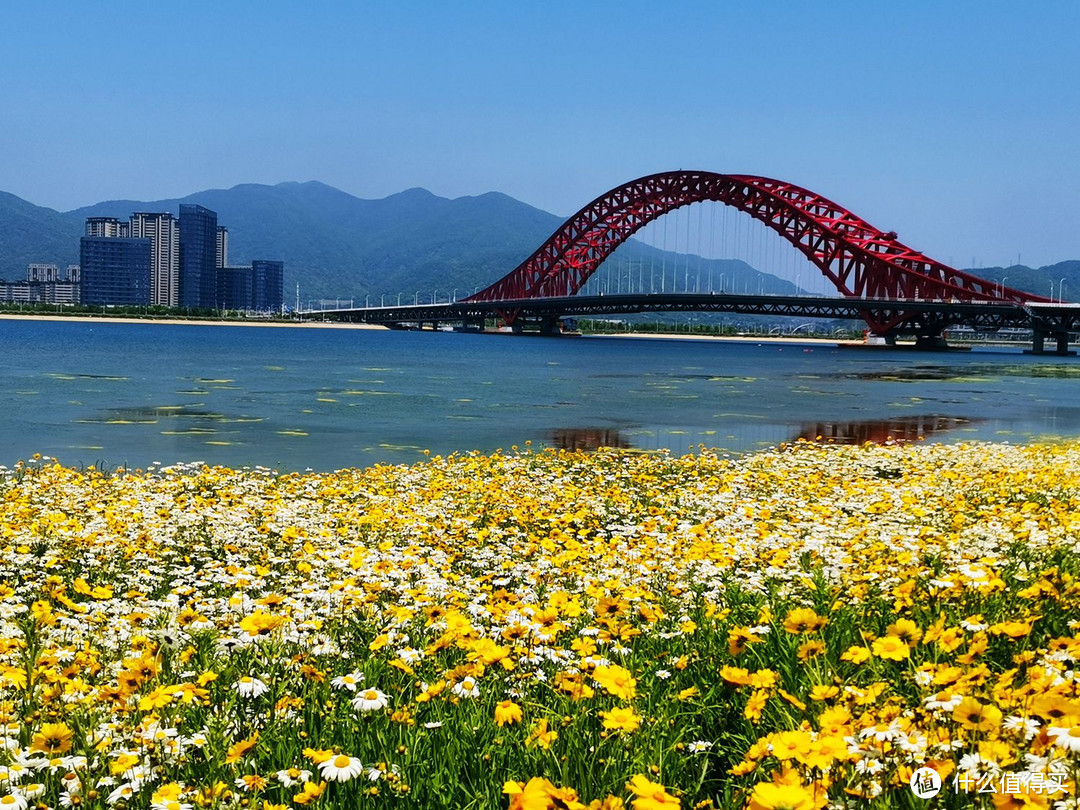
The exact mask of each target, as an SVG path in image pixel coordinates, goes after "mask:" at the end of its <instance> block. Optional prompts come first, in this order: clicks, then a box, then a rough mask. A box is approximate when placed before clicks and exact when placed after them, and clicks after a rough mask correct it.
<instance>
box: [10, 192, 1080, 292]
mask: <svg viewBox="0 0 1080 810" xmlns="http://www.w3.org/2000/svg"><path fill="white" fill-rule="evenodd" d="M181 203H197V204H199V205H203V206H205V207H207V208H209V209H211V210H213V211H216V212H217V214H218V223H219V224H221V225H224V226H226V227H227V228H228V229H229V262H230V264H247V263H249V262H250V261H251V260H252V259H280V260H283V261H284V262H285V289H286V296H285V297H286V301H289V300H291V298H292V293H293V291H294V290H295V287H296V285H297V284H299V285H300V295H301V298H302V299H303V301H304V302H307V301H312V300H318V299H333V298H338V299H355V300H357V301H360V300H363V299H364V298H365V297H366V296H370V297H372V298H374V297H377V296H381V295H384V294H385V295H387V297H389V296H392V295H396V294H399V293H400V294H403V296H404V298H405V300H408V299H409V298H410V297H412V296H414V295H415V294H417V293H418V294H419V295H420V296H421V300H423V299H424V298H428V299H430V297H431V296H432V295H438V296H439V297H442V296H449V295H451V294H453V292H454V291H455V290H456V291H457V294H458V296H459V297H461V296H464V295H465V294H467V293H471V292H472V291H473V290H474V289H476V288H478V287H480V288H482V287H485V286H487V285H488V284H490V283H492V282H493V281H495V280H497V279H498V278H500V277H501V276H503V275H504V274H505V273H507V272H508V271H509V270H511V269H512V268H514V267H515V266H517V265H518V264H519V263H520V262H521V261H522V260H524V259H525V258H527V257H528V256H529V255H530V254H531V253H532V252H533V251H534V250H535V249H536V248H537V247H539V245H540V244H541V243H542V242H543V241H544V240H545V239H546V238H547V237H548V236H550V235H551V233H552V232H553V231H554V230H555V229H556V228H557V227H558V226H559V225H561V224H562V222H563V218H562V217H558V216H556V215H554V214H550V213H548V212H546V211H541V210H540V209H538V208H534V207H532V206H530V205H527V204H525V203H523V202H521V201H519V200H515V199H514V198H512V197H509V196H507V195H505V194H500V193H498V192H489V193H487V194H481V195H479V196H475V197H458V198H456V199H447V198H445V197H439V196H436V195H435V194H432V193H431V192H429V191H426V190H425V189H422V188H414V189H409V190H407V191H402V192H400V193H398V194H392V195H391V196H389V197H385V198H383V199H380V200H365V199H360V198H358V197H354V196H353V195H351V194H347V193H346V192H344V191H341V190H339V189H336V188H333V187H332V186H328V185H326V184H324V183H319V182H315V181H312V182H306V183H295V182H289V183H279V184H278V185H274V186H268V185H259V184H244V185H239V186H235V187H233V188H230V189H213V190H208V191H200V192H196V193H195V194H190V195H188V196H187V197H183V198H181V199H167V200H154V201H138V200H110V201H108V202H101V203H97V204H95V205H91V206H87V207H85V208H78V209H76V210H74V211H66V212H59V211H54V210H52V209H50V208H43V207H40V206H36V205H33V204H32V203H29V202H27V201H26V200H23V199H21V198H19V197H17V196H15V195H13V194H8V193H5V192H0V278H3V279H7V280H9V281H15V280H19V279H24V278H25V277H26V266H27V264H29V263H31V262H47V263H53V264H58V265H60V266H61V267H63V266H65V265H67V264H77V263H78V261H79V237H80V236H81V235H82V234H83V232H84V227H85V220H86V218H87V217H92V216H113V217H119V218H121V219H126V218H127V217H129V216H130V215H131V213H132V212H135V211H168V212H171V213H172V214H173V215H174V216H175V215H178V214H179V206H180V204H181ZM620 255H621V257H622V259H623V260H626V261H629V262H635V261H640V262H642V263H644V264H646V265H649V266H657V267H659V266H661V265H662V264H664V263H667V262H670V263H671V264H670V266H672V267H673V266H675V265H674V261H675V254H673V253H665V252H664V251H661V250H659V249H657V248H654V247H652V246H649V245H646V244H644V243H642V242H638V241H636V240H630V241H629V242H627V243H626V245H624V246H623V247H622V248H620ZM678 261H679V266H680V267H683V266H685V267H686V272H687V274H688V276H689V277H691V278H692V277H694V275H696V274H698V273H700V274H701V275H702V277H705V274H706V273H708V274H710V275H711V277H713V278H719V277H720V274H723V276H724V277H726V279H727V289H729V290H730V289H749V290H760V291H762V292H765V293H772V294H783V293H794V292H796V291H797V288H796V287H795V285H794V284H792V283H791V282H789V281H785V280H783V279H780V278H777V277H775V276H772V275H769V274H768V273H760V272H759V271H757V270H755V269H754V268H752V267H750V266H749V265H748V264H746V263H745V262H742V261H740V260H736V259H702V258H699V257H696V256H691V257H687V256H686V255H685V254H682V255H680V256H679V259H678ZM972 272H974V273H975V274H976V275H981V276H983V277H984V278H988V279H990V280H993V281H1000V280H1001V279H1002V278H1005V279H1006V282H1005V283H1007V284H1008V285H1009V286H1011V287H1017V288H1019V289H1024V290H1027V291H1029V292H1034V293H1038V294H1040V295H1048V294H1049V284H1050V282H1054V283H1055V284H1057V283H1059V280H1060V279H1061V278H1065V279H1066V290H1067V291H1068V290H1074V291H1075V292H1076V294H1077V295H1078V296H1080V261H1069V262H1061V263H1058V264H1055V265H1050V266H1049V267H1043V268H1037V269H1036V268H1029V267H1023V266H1014V267H1008V268H980V269H975V270H973V271H972ZM1067 295H1068V292H1067V293H1066V296H1067ZM372 303H374V301H372Z"/></svg>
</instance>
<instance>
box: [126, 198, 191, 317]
mask: <svg viewBox="0 0 1080 810" xmlns="http://www.w3.org/2000/svg"><path fill="white" fill-rule="evenodd" d="M130 231H131V237H132V238H133V239H149V240H150V303H151V304H156V305H158V306H163V307H175V306H179V305H180V223H179V222H177V221H176V218H175V217H174V216H173V215H172V214H168V213H162V214H159V213H146V212H139V213H135V214H132V215H131V226H130Z"/></svg>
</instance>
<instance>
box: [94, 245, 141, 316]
mask: <svg viewBox="0 0 1080 810" xmlns="http://www.w3.org/2000/svg"><path fill="white" fill-rule="evenodd" d="M79 266H80V268H81V273H82V303H84V304H98V305H101V304H133V305H135V306H148V305H149V304H150V240H149V239H120V238H117V237H107V236H106V237H99V236H84V237H83V238H82V239H80V240H79Z"/></svg>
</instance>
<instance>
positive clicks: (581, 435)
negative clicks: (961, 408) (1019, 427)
mask: <svg viewBox="0 0 1080 810" xmlns="http://www.w3.org/2000/svg"><path fill="white" fill-rule="evenodd" d="M981 421H982V420H978V419H965V418H962V417H954V416H936V415H923V416H894V417H890V418H888V419H865V420H841V421H836V422H806V423H804V424H803V425H802V426H801V427H800V428H799V429H797V430H795V431H794V432H793V431H792V428H791V427H790V426H785V425H761V426H760V427H758V428H755V429H750V430H749V431H748V430H746V429H742V430H740V431H739V435H737V436H736V435H734V434H723V433H722V431H714V430H710V431H690V430H678V429H666V430H660V431H657V430H649V429H647V428H631V427H626V428H610V427H606V428H605V427H582V428H559V429H555V430H552V431H550V433H549V434H548V437H547V439H548V440H547V441H546V442H545V445H546V446H547V447H551V448H555V449H559V450H585V451H594V450H598V449H600V448H601V447H611V448H617V449H624V450H631V449H632V450H641V451H656V450H660V449H661V448H668V449H670V450H671V452H672V453H675V454H682V453H690V452H694V451H696V450H698V449H699V448H700V447H701V446H702V445H704V446H705V447H723V448H724V449H728V450H738V451H744V450H758V449H761V448H763V447H775V446H777V445H780V444H783V443H785V442H787V443H791V442H795V441H798V440H800V439H801V440H805V441H812V442H820V443H825V444H865V443H867V442H869V443H871V444H890V443H892V444H907V443H911V442H919V441H923V440H924V439H929V438H931V437H933V436H937V435H940V434H944V433H949V432H952V431H957V430H964V429H967V428H970V427H972V426H974V425H976V424H979V423H980V422H981Z"/></svg>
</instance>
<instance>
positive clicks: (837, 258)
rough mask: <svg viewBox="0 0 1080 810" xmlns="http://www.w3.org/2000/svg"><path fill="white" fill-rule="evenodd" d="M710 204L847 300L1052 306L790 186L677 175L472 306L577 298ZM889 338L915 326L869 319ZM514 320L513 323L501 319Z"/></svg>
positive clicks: (608, 210)
mask: <svg viewBox="0 0 1080 810" xmlns="http://www.w3.org/2000/svg"><path fill="white" fill-rule="evenodd" d="M706 200H711V201H715V202H721V203H724V204H726V205H730V206H732V207H734V208H737V209H739V210H740V211H745V212H746V213H747V214H749V215H750V216H752V217H753V218H754V219H756V220H759V221H760V222H763V223H765V225H767V226H768V227H770V228H771V229H772V230H774V231H776V232H777V233H778V234H780V235H781V236H782V237H784V238H785V239H787V241H788V242H790V243H791V244H792V245H794V246H795V248H796V249H798V250H799V251H801V252H802V253H803V254H804V255H805V256H806V257H807V258H808V259H809V260H810V261H811V262H813V263H814V265H816V266H817V268H818V269H819V270H820V271H821V272H822V274H823V275H824V276H825V277H826V278H828V279H829V281H831V282H832V283H833V285H835V287H836V289H837V290H838V291H839V292H840V293H841V294H842V295H843V296H845V297H848V298H856V299H858V298H865V299H871V300H878V301H880V300H882V299H886V300H891V301H903V300H909V301H911V300H923V301H956V302H971V301H1006V302H1011V303H1026V302H1032V301H1035V302H1039V301H1042V302H1046V301H1049V299H1047V298H1043V297H1041V296H1037V295H1032V294H1030V293H1026V292H1023V291H1021V290H1016V289H1013V288H1011V287H1002V286H1000V285H997V284H995V283H994V282H991V281H987V280H986V279H982V278H979V277H978V276H974V275H971V274H970V273H965V272H963V271H960V270H956V269H954V268H952V267H949V266H947V265H944V264H942V263H941V262H939V261H936V260H934V259H931V258H929V257H928V256H925V255H923V254H922V253H919V252H918V251H916V250H912V249H911V248H909V247H907V246H906V245H904V244H902V243H901V242H899V241H898V240H897V238H896V234H895V233H893V232H889V233H885V232H883V231H880V230H878V229H877V228H875V227H873V226H872V225H870V224H868V223H867V222H865V221H863V220H862V219H860V218H859V217H857V216H855V215H854V214H852V213H851V212H850V211H848V210H847V209H845V208H841V207H840V206H839V205H837V204H836V203H834V202H831V201H829V200H827V199H825V198H824V197H821V196H819V195H817V194H815V193H814V192H812V191H808V190H806V189H804V188H800V187H799V186H796V185H792V184H791V183H784V182H781V181H779V180H770V179H769V178H766V177H754V176H750V175H728V174H715V173H713V172H695V171H675V172H664V173H661V174H653V175H649V176H648V177H642V178H641V179H639V180H634V181H632V182H630V183H627V184H626V185H623V186H620V187H619V188H616V189H613V190H611V191H609V192H607V193H606V194H604V195H603V196H601V197H598V198H597V199H595V200H593V201H592V202H591V203H589V204H588V205H586V206H585V207H584V208H582V209H581V210H580V211H578V212H577V213H576V214H574V216H572V217H571V218H570V219H568V220H567V221H566V222H565V223H563V225H562V227H560V228H559V229H558V230H557V231H556V232H555V233H554V234H552V235H551V237H550V238H549V239H548V240H547V241H546V242H544V244H542V245H541V246H540V247H539V248H537V250H536V252H535V253H533V254H532V255H531V256H530V257H529V258H528V259H526V260H525V261H524V262H522V263H521V264H520V265H518V266H517V267H516V268H515V269H514V270H512V271H511V272H510V273H508V274H507V275H506V276H504V277H503V278H501V279H499V280H498V281H496V282H495V283H494V284H492V285H491V286H490V287H487V288H486V289H484V290H481V291H480V292H478V293H477V294H476V295H473V296H470V297H469V298H467V299H465V300H466V301H476V302H481V301H487V302H493V301H514V300H518V301H520V300H521V299H535V298H549V297H557V296H567V295H574V294H576V293H577V292H578V290H580V289H581V288H582V286H583V285H584V284H585V282H586V281H588V279H589V276H591V275H592V274H593V273H594V272H596V269H597V268H598V267H599V266H600V264H601V263H602V262H603V261H604V259H606V258H607V257H608V256H610V255H611V253H612V252H613V251H614V250H615V249H616V248H617V247H618V246H619V245H621V244H622V243H623V242H625V241H626V240H627V239H629V238H630V236H632V235H633V234H634V233H635V232H637V231H638V230H640V229H641V228H643V227H644V226H645V225H648V224H649V223H650V222H652V221H653V220H655V219H657V218H659V217H661V216H663V215H664V214H666V213H668V212H669V211H674V210H675V209H676V208H681V207H682V206H684V205H689V204H691V203H696V202H704V201H706ZM861 314H862V317H863V319H864V320H865V321H866V322H867V324H868V325H869V326H870V328H871V329H872V330H873V331H874V332H877V333H882V334H883V333H885V332H888V331H889V330H890V329H892V328H894V327H896V326H897V325H898V324H900V323H903V322H904V321H906V320H907V319H908V318H910V317H912V314H913V313H909V312H906V311H903V310H894V311H892V312H890V313H889V314H888V315H887V316H885V315H884V313H882V312H881V311H880V310H876V311H875V310H872V309H869V308H868V309H866V310H865V311H862V312H861ZM504 315H505V317H506V318H507V319H508V320H511V321H512V320H513V319H514V317H516V313H515V311H513V310H510V309H508V310H507V311H506V312H505V313H504Z"/></svg>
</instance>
